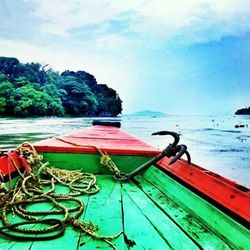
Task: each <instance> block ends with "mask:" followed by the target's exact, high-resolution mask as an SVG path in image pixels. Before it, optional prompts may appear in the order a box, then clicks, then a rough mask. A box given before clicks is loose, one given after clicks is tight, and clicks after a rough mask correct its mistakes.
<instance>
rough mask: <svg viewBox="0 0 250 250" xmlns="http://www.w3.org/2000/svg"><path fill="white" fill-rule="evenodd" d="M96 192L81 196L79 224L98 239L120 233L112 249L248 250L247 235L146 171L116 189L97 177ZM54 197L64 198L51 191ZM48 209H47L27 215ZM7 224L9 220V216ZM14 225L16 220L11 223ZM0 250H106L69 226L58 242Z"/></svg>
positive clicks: (7, 245) (4, 244)
mask: <svg viewBox="0 0 250 250" xmlns="http://www.w3.org/2000/svg"><path fill="white" fill-rule="evenodd" d="M97 181H98V185H99V187H100V192H99V193H97V194H96V195H92V196H81V199H82V200H83V201H84V204H85V212H84V214H83V215H82V216H81V218H80V219H83V220H85V221H92V222H93V223H94V224H97V225H99V227H100V229H99V231H98V232H99V233H100V234H103V235H112V234H116V233H118V232H120V231H123V234H121V235H120V236H119V237H118V238H117V239H115V240H113V241H112V242H113V243H114V244H115V245H116V247H117V249H249V237H250V234H249V230H247V229H246V228H244V227H243V226H241V225H240V224H238V223H236V222H235V221H233V220H232V219H231V218H230V217H228V216H227V215H225V214H224V213H222V212H221V211H219V210H218V209H216V208H215V207H213V206H212V205H210V204H209V203H207V202H206V201H205V200H203V199H201V198H200V197H198V196H197V195H196V194H194V193H192V192H191V191H189V190H188V189H186V188H185V187H183V186H182V185H180V184H179V183H177V182H176V181H174V180H173V179H171V178H170V177H168V176H167V175H166V174H165V173H163V172H162V171H160V170H159V169H157V168H156V167H151V168H150V169H149V170H148V171H146V172H145V173H144V175H143V176H140V177H138V178H137V181H138V182H137V181H135V182H128V183H120V182H117V181H115V180H114V179H113V177H112V176H110V175H98V176H97ZM57 191H58V192H67V190H65V187H62V186H57ZM41 209H52V207H50V206H49V205H48V204H39V205H33V210H41ZM9 216H10V218H11V215H9ZM12 220H14V221H15V222H17V221H18V218H12ZM0 249H3V250H35V249H37V250H42V249H43V250H44V249H48V250H49V249H54V250H56V249H60V250H64V249H65V250H66V249H70V250H73V249H110V246H109V245H108V244H107V243H105V242H103V241H97V240H93V239H91V238H90V237H89V236H86V235H81V233H80V232H78V231H75V230H74V229H72V228H71V227H70V226H68V227H67V229H66V232H65V235H64V236H62V237H61V238H58V239H55V240H50V241H43V242H14V241H9V240H6V239H4V238H0Z"/></svg>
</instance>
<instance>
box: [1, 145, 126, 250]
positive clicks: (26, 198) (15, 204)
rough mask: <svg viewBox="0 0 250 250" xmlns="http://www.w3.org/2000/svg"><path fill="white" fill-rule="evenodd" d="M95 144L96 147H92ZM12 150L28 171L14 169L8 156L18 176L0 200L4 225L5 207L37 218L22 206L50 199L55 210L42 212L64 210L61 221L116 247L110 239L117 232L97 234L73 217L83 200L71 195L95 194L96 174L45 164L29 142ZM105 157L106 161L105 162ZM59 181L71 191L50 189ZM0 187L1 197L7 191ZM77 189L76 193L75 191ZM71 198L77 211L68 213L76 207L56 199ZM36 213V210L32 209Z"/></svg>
mask: <svg viewBox="0 0 250 250" xmlns="http://www.w3.org/2000/svg"><path fill="white" fill-rule="evenodd" d="M94 148H96V147H94ZM96 150H98V152H99V153H100V154H101V155H102V157H103V158H104V157H107V155H106V154H104V153H102V152H101V150H99V149H98V148H96ZM16 152H18V154H20V156H23V157H25V159H26V160H27V162H28V163H29V165H30V166H31V172H24V173H21V171H20V170H19V169H18V166H17V165H16V163H15V162H14V160H13V159H12V158H10V161H11V163H12V164H13V165H14V167H15V168H16V170H17V172H18V173H19V175H20V176H21V177H22V178H21V179H19V180H18V181H17V183H16V184H15V186H14V189H13V191H12V192H11V196H10V197H9V198H8V200H6V201H4V203H3V204H2V203H1V206H2V216H1V219H2V222H3V225H4V226H9V225H10V222H9V221H8V218H7V214H8V211H12V212H13V213H16V214H18V215H19V216H21V217H22V218H24V219H27V220H35V221H36V220H37V218H36V217H34V215H32V214H30V213H31V212H29V211H26V209H25V208H26V207H27V206H28V205H29V204H32V203H37V202H45V201H46V202H51V203H52V204H53V205H54V207H56V208H58V209H59V210H56V211H51V212H49V211H46V212H45V213H46V214H49V213H51V214H53V213H59V212H60V213H64V218H63V222H65V223H67V224H70V225H72V226H73V227H75V228H76V229H79V230H82V231H83V232H84V233H85V234H88V235H90V236H91V237H92V238H94V239H97V240H103V241H104V242H106V243H107V244H109V245H110V246H111V247H112V248H113V249H116V247H115V245H114V244H113V243H112V242H110V240H113V239H115V238H117V237H119V236H120V234H121V233H122V232H120V233H118V234H116V235H111V236H103V235H99V234H98V233H97V232H96V231H97V230H98V226H96V225H93V224H92V223H91V222H90V223H86V222H84V221H79V220H78V219H77V218H78V217H79V216H80V215H81V214H82V213H83V208H84V204H83V203H82V201H81V200H79V199H77V198H74V197H73V196H76V195H80V194H83V193H84V194H89V195H90V194H95V193H97V192H98V191H99V188H98V186H97V184H96V177H95V176H94V175H93V174H90V173H83V172H82V171H80V170H65V169H58V168H55V167H52V166H50V167H48V165H49V163H43V162H42V156H41V155H38V153H37V151H36V150H35V148H34V147H33V146H32V145H31V144H30V143H27V142H25V143H23V144H21V145H20V146H19V147H18V148H17V149H16ZM105 161H107V162H105ZM105 161H104V163H103V164H104V165H105V164H108V165H109V164H110V162H109V161H108V159H107V158H105ZM34 168H36V169H37V172H36V173H34V172H33V170H34ZM56 182H57V183H60V184H62V185H65V186H67V187H68V188H69V189H70V190H71V191H73V193H68V194H65V195H64V194H56V193H55V190H54V184H55V183H56ZM0 184H1V185H0V191H4V192H3V194H2V193H1V194H0V197H3V195H5V193H6V192H7V191H6V190H5V189H6V188H5V186H3V185H2V183H0ZM48 184H50V185H51V189H50V190H49V191H46V192H45V191H44V187H45V186H46V185H48ZM76 192H77V193H76ZM64 200H65V201H66V200H72V201H75V202H77V203H78V204H79V206H78V207H76V208H78V211H77V212H76V213H75V214H74V216H73V217H71V215H70V211H76V210H75V209H76V208H71V209H68V208H67V207H66V206H64V205H61V204H60V203H59V202H60V201H64ZM33 213H36V212H33ZM56 226H57V225H51V227H50V228H49V230H52V229H53V228H55V227H56ZM15 230H19V231H20V232H23V233H31V232H32V233H39V232H40V231H42V232H44V231H46V230H48V229H41V230H37V229H27V228H20V227H15Z"/></svg>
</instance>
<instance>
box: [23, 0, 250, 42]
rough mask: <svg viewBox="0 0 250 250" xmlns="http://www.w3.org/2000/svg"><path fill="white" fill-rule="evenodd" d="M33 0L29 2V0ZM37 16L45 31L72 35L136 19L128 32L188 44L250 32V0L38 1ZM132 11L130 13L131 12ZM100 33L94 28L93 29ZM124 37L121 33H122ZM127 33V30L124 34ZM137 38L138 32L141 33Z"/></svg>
mask: <svg viewBox="0 0 250 250" xmlns="http://www.w3.org/2000/svg"><path fill="white" fill-rule="evenodd" d="M26 1H27V0H26ZM28 2H32V3H33V4H34V13H33V14H34V15H35V16H36V17H39V18H40V19H42V20H43V21H44V22H43V23H42V26H41V29H42V31H43V32H45V33H50V34H55V35H59V36H65V37H67V36H70V34H71V33H69V31H70V30H72V29H76V28H81V27H84V26H85V25H93V24H96V25H98V24H100V28H101V27H102V28H103V26H101V24H103V23H105V22H109V21H111V20H118V21H119V20H120V21H121V20H123V19H124V18H130V19H131V20H132V21H131V22H130V23H129V24H128V25H127V31H128V32H131V31H133V32H135V34H137V35H138V39H142V40H145V39H153V40H160V41H164V42H165V41H167V40H171V39H176V37H179V38H180V39H184V40H186V41H187V42H188V43H193V42H194V43H196V42H202V41H204V42H207V41H210V40H218V39H221V38H222V37H224V36H228V35H241V34H244V33H246V32H248V31H249V30H250V22H249V19H250V1H248V0H203V1H201V0H185V1H183V0H175V1H172V0H133V1H127V0H116V1H113V0H91V1H80V0H71V1H69V0H54V1H51V0H43V1H39V0H32V1H28ZM126 13H127V14H128V13H130V14H129V16H126ZM93 32H94V31H93ZM120 36H121V35H120ZM124 36H126V34H124ZM135 36H136V35H135Z"/></svg>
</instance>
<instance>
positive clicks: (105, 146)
mask: <svg viewBox="0 0 250 250" xmlns="http://www.w3.org/2000/svg"><path fill="white" fill-rule="evenodd" d="M93 146H95V147H97V148H99V149H101V150H102V151H104V152H106V153H108V154H118V155H149V156H154V155H157V154H158V153H159V150H157V149H156V148H154V147H152V146H151V145H149V144H147V143H145V142H143V141H141V140H139V139H136V138H135V137H133V136H131V135H129V134H128V133H126V132H124V131H122V130H121V129H118V128H114V127H105V126H94V127H91V128H88V129H84V130H80V131H77V132H74V133H70V134H66V135H63V136H59V137H58V138H51V139H47V140H43V141H40V142H38V143H36V144H35V147H36V149H37V151H38V152H71V153H96V149H95V148H94V147H93Z"/></svg>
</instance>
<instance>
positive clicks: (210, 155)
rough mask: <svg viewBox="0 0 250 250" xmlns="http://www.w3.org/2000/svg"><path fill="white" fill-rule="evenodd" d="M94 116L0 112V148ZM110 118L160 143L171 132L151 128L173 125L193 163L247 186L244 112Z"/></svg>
mask: <svg viewBox="0 0 250 250" xmlns="http://www.w3.org/2000/svg"><path fill="white" fill-rule="evenodd" d="M93 119H95V118H72V117H70V118H59V117H43V118H6V117H2V118H1V117H0V150H5V149H13V148H15V147H17V146H18V145H20V144H21V143H22V142H24V141H29V142H35V141H38V140H42V139H46V138H49V137H53V136H57V135H60V134H64V133H69V132H72V131H75V130H78V129H82V128H85V127H88V126H91V124H92V121H93ZM98 119H100V118H98ZM103 119H106V118H103ZM112 119H113V118H112ZM115 120H119V121H120V122H121V128H122V129H123V130H126V131H127V132H129V133H130V134H132V135H134V136H136V137H138V138H140V139H142V140H144V141H145V142H147V143H149V144H151V145H153V146H155V147H157V148H159V149H163V148H165V147H166V146H167V145H168V144H169V143H172V141H173V140H172V138H171V137H170V136H152V135H151V134H152V133H153V132H156V131H162V130H168V131H175V132H177V133H179V134H180V135H181V139H180V143H181V144H185V145H186V146H187V147H188V151H189V153H190V155H191V160H192V162H193V163H195V164H197V165H200V166H201V167H203V168H206V169H208V170H210V171H213V172H216V173H218V174H220V175H222V176H224V177H226V178H229V179H231V180H233V181H235V182H237V183H238V184H241V185H244V186H247V187H250V116H249V115H241V116H235V115H166V116H133V115H124V116H120V117H118V118H115ZM237 125H238V127H237ZM239 125H241V126H239ZM184 157H185V156H184Z"/></svg>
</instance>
